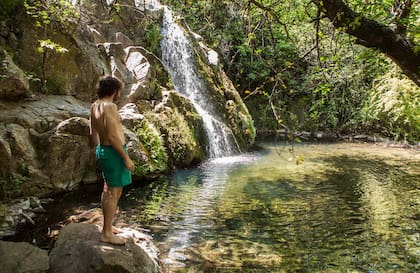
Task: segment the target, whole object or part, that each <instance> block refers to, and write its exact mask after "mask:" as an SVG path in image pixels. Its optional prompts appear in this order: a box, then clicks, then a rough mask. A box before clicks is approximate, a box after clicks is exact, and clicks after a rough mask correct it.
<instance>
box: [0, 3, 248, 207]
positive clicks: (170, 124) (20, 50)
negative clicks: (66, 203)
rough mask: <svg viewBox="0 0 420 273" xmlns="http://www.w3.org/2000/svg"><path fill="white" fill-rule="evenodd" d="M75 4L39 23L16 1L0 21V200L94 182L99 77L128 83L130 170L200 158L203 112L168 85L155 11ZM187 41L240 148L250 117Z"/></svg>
mask: <svg viewBox="0 0 420 273" xmlns="http://www.w3.org/2000/svg"><path fill="white" fill-rule="evenodd" d="M47 2H48V1H47ZM85 2H88V3H85ZM108 2H109V1H108ZM140 2H141V1H140ZM72 10H73V12H74V11H76V13H73V14H72V16H69V17H68V18H66V17H65V14H66V13H64V12H63V13H60V12H56V14H53V15H51V18H52V19H53V22H50V23H49V24H44V25H42V26H41V27H35V24H36V21H37V19H35V18H33V17H32V16H30V15H28V14H27V12H25V9H24V8H23V7H22V8H21V9H17V10H16V12H15V13H14V14H13V15H10V16H9V17H7V18H4V19H2V21H1V22H0V23H1V24H0V34H1V35H0V59H1V62H2V66H1V67H0V73H1V75H0V162H1V164H0V187H1V188H0V193H1V196H0V200H1V199H5V198H6V199H7V198H12V197H14V196H17V195H19V194H24V195H36V196H44V195H48V194H51V193H56V192H59V191H63V190H68V189H71V188H74V187H76V186H77V185H78V184H79V183H80V182H95V181H97V175H96V164H95V158H94V152H93V148H92V147H91V146H90V145H89V139H88V134H89V130H88V115H89V109H90V103H91V102H92V101H94V99H95V85H96V82H97V81H98V79H99V78H100V76H102V75H114V76H117V77H119V78H120V79H121V80H122V81H123V82H124V84H125V86H124V90H123V92H122V94H121V97H120V100H119V107H120V114H121V117H122V120H123V125H124V127H125V133H126V138H127V147H128V150H129V153H130V156H131V157H132V158H133V160H134V161H135V165H136V171H135V173H134V175H136V176H137V177H140V178H141V177H153V176H155V175H158V174H160V173H163V172H165V171H167V170H168V169H171V168H173V167H183V166H189V165H191V164H194V163H197V162H200V161H202V160H204V159H205V158H206V155H205V152H204V151H205V145H206V143H205V142H206V141H205V132H204V131H203V125H202V119H201V117H200V116H199V115H198V114H197V112H196V110H195V109H194V106H193V105H192V104H191V102H190V101H189V100H188V99H186V98H185V97H183V96H182V95H179V94H178V93H177V92H176V91H174V90H173V85H172V83H171V78H170V75H169V73H168V72H167V71H166V69H165V67H164V66H163V65H162V63H161V61H160V58H159V57H158V56H159V30H160V26H161V24H162V22H161V20H162V9H161V8H159V7H157V6H152V5H150V4H148V5H145V4H138V5H137V6H136V4H135V3H134V1H129V0H125V1H118V4H110V5H107V4H106V3H105V1H101V0H93V1H83V4H81V5H80V6H77V7H72ZM60 15H61V16H63V17H61V18H60ZM38 19H39V18H38ZM191 35H193V34H192V33H191ZM145 47H147V48H148V49H149V50H147V49H146V48H145ZM194 47H195V48H196V51H197V58H198V63H199V64H200V69H201V71H202V73H203V77H204V78H206V79H207V82H208V85H209V88H210V89H211V90H213V92H214V97H215V98H216V99H215V101H214V102H212V103H216V104H218V105H217V109H219V110H220V112H222V113H223V115H222V116H223V117H224V118H225V119H226V121H227V123H226V124H228V125H229V126H230V127H231V129H232V131H233V132H234V134H235V137H236V139H237V145H238V146H239V147H240V148H241V149H242V150H246V148H247V147H248V146H249V145H250V144H252V142H253V140H254V136H255V135H254V134H255V133H254V130H253V125H252V118H251V117H250V116H249V114H248V111H247V109H246V107H245V106H244V105H243V103H242V101H241V99H240V97H239V95H238V93H237V92H236V90H235V88H234V87H233V85H232V83H231V82H230V80H229V79H228V78H227V77H226V76H225V75H224V74H223V71H221V70H220V69H219V68H217V67H216V66H214V65H211V64H209V61H208V58H206V54H208V53H209V49H207V48H206V47H205V45H204V44H203V42H202V41H199V40H197V41H196V43H195V44H194ZM150 50H153V51H154V53H152V52H151V51H150Z"/></svg>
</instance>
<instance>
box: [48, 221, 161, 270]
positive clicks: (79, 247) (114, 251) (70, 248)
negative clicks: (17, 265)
mask: <svg viewBox="0 0 420 273" xmlns="http://www.w3.org/2000/svg"><path fill="white" fill-rule="evenodd" d="M124 235H125V237H127V238H128V241H127V243H126V244H125V245H124V246H114V245H110V244H106V243H102V242H100V240H99V239H100V231H99V230H98V227H97V226H96V225H91V224H75V223H71V224H69V225H68V226H66V227H65V228H63V230H62V231H61V232H60V235H59V236H58V240H57V243H56V246H55V247H54V248H53V250H52V252H51V255H50V267H51V273H74V272H78V273H90V272H92V273H93V272H95V273H106V272H121V273H158V272H162V270H161V267H160V266H159V263H158V259H157V254H158V251H157V249H156V247H155V246H154V245H153V243H152V242H151V240H150V238H149V237H148V236H146V235H144V234H142V233H140V232H138V231H135V230H130V229H124Z"/></svg>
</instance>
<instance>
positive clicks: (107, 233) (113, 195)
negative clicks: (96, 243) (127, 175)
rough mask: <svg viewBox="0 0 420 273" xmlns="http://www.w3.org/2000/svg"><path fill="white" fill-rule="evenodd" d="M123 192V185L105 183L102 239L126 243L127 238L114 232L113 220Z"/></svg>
mask: <svg viewBox="0 0 420 273" xmlns="http://www.w3.org/2000/svg"><path fill="white" fill-rule="evenodd" d="M121 193H122V187H108V185H104V191H103V192H102V200H101V203H102V211H103V215H104V225H103V230H102V235H101V241H103V242H106V243H111V244H116V245H122V244H124V243H125V239H124V238H121V237H118V236H116V235H114V234H113V232H112V231H113V229H112V222H113V221H114V216H115V212H116V209H117V204H118V200H119V199H120V196H121Z"/></svg>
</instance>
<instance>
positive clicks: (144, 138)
mask: <svg viewBox="0 0 420 273" xmlns="http://www.w3.org/2000/svg"><path fill="white" fill-rule="evenodd" d="M134 132H135V133H136V135H137V137H138V139H139V141H140V145H141V149H142V153H143V154H144V155H145V156H146V162H145V163H144V164H143V165H139V166H136V167H135V170H134V175H136V176H139V177H153V176H157V175H158V174H161V173H165V172H166V171H167V170H168V154H167V152H166V148H165V142H164V140H163V139H162V134H161V133H160V132H159V130H158V129H157V128H156V127H155V126H154V125H153V123H151V122H149V121H148V120H147V118H145V119H143V120H141V121H138V122H136V124H135V125H134Z"/></svg>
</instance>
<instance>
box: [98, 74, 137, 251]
mask: <svg viewBox="0 0 420 273" xmlns="http://www.w3.org/2000/svg"><path fill="white" fill-rule="evenodd" d="M121 88H122V83H121V82H120V81H119V80H118V79H116V78H114V77H111V76H107V77H104V78H102V79H101V80H100V81H99V87H98V89H97V95H98V99H97V100H96V101H95V102H94V103H93V104H92V106H91V109H90V135H91V138H92V141H93V143H94V145H95V146H96V158H97V159H98V162H99V165H100V167H101V170H102V173H103V176H104V178H105V184H104V190H103V192H102V195H101V205H102V210H103V215H104V224H103V229H102V235H101V241H103V242H106V243H111V244H115V245H123V244H124V243H125V239H124V238H122V237H118V236H116V235H114V234H113V227H112V222H113V220H114V216H115V213H116V210H117V204H118V200H119V199H120V196H121V193H122V189H123V186H126V185H128V184H130V183H131V172H130V171H134V164H133V161H131V159H130V157H129V156H128V153H127V149H126V147H125V138H124V132H123V128H122V124H121V117H120V115H119V113H118V109H117V105H116V104H115V103H114V102H115V100H116V99H117V98H118V96H119V93H120V90H121Z"/></svg>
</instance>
